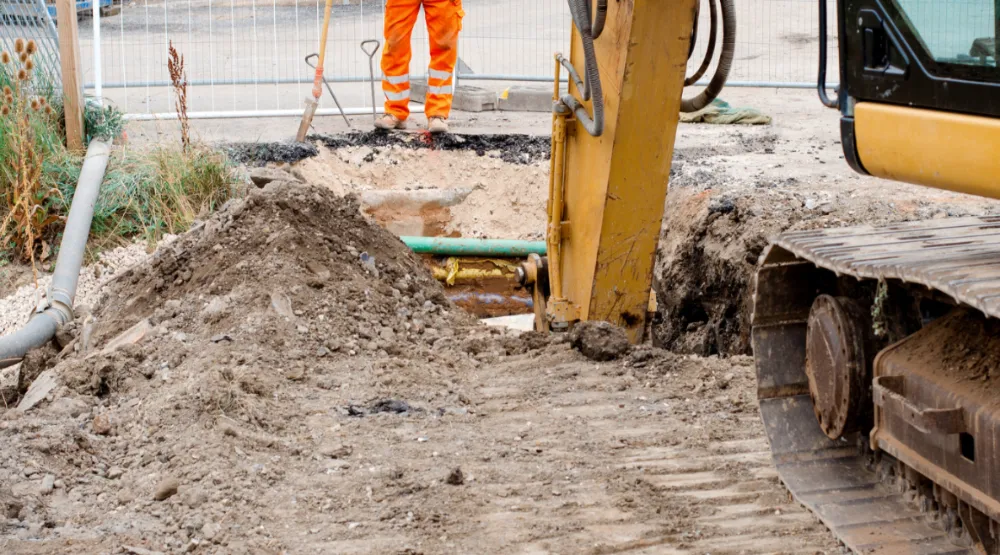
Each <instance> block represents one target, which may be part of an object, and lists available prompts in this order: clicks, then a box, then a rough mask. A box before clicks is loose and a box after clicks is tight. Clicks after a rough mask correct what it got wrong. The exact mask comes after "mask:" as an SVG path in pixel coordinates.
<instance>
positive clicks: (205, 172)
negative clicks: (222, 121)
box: [92, 145, 239, 243]
mask: <svg viewBox="0 0 1000 555" xmlns="http://www.w3.org/2000/svg"><path fill="white" fill-rule="evenodd" d="M238 192H239V188H238V186H237V184H236V182H235V180H234V177H233V168H232V167H231V164H230V162H229V160H228V159H227V158H226V157H225V155H223V154H222V153H220V152H218V151H215V150H211V149H208V148H205V147H198V146H192V147H191V149H190V150H188V151H187V152H184V150H183V149H182V147H181V145H177V146H176V147H165V148H159V149H156V150H152V151H149V152H142V153H136V152H130V151H124V152H120V153H117V154H115V155H114V156H113V157H112V161H111V164H110V165H109V169H108V174H107V176H106V177H105V180H104V187H103V189H102V191H101V196H100V197H99V199H98V202H97V207H96V208H95V210H94V225H93V228H92V231H93V233H94V234H95V236H96V238H97V239H98V240H99V241H102V242H104V243H108V242H115V241H120V240H121V239H123V238H125V239H128V238H134V237H142V238H144V239H145V240H147V241H149V242H150V243H155V242H156V241H158V240H160V239H161V238H162V237H163V235H164V234H173V233H180V232H183V231H185V230H186V229H187V228H188V227H189V226H190V225H191V223H192V222H194V221H195V220H196V219H198V218H204V217H206V216H207V215H208V214H210V213H211V212H213V211H215V210H216V209H217V208H218V207H219V206H221V205H222V203H224V202H225V201H227V200H229V199H230V198H232V197H233V196H235V195H236V194H238Z"/></svg>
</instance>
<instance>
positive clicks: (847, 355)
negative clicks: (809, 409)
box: [806, 295, 874, 439]
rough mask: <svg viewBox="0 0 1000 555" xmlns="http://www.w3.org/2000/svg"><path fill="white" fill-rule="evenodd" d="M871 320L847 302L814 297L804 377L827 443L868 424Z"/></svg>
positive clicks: (807, 329)
mask: <svg viewBox="0 0 1000 555" xmlns="http://www.w3.org/2000/svg"><path fill="white" fill-rule="evenodd" d="M871 329H872V327H871V318H870V317H867V315H866V312H865V309H864V308H863V307H862V306H861V305H860V304H858V303H857V302H855V301H854V300H852V299H850V298H848V297H834V296H831V295H820V296H818V297H816V300H815V301H814V302H813V305H812V308H811V309H810V311H809V320H808V323H807V325H806V377H807V378H808V379H809V395H810V397H811V398H812V401H813V411H814V412H815V413H816V420H817V421H818V422H819V426H820V428H821V429H822V430H823V433H825V434H826V435H827V437H829V438H830V439H839V438H840V437H842V436H843V435H844V434H848V433H851V432H856V431H859V430H861V429H862V428H863V427H864V426H865V425H866V424H867V425H869V426H870V423H871V406H872V396H871V391H872V388H871V361H872V360H873V359H874V353H872V352H871V351H872V345H873V343H874V338H873V337H872V333H871Z"/></svg>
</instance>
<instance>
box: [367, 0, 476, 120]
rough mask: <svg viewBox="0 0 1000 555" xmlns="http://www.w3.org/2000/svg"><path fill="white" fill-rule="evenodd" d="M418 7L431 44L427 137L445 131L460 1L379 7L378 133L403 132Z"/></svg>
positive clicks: (414, 0)
mask: <svg viewBox="0 0 1000 555" xmlns="http://www.w3.org/2000/svg"><path fill="white" fill-rule="evenodd" d="M420 6H423V7H424V19H425V20H426V21H427V34H428V36H429V37H430V43H431V64H430V68H429V70H428V72H427V100H426V101H425V102H424V113H425V114H426V115H427V129H428V130H429V131H430V132H431V133H444V132H446V131H448V115H449V113H450V112H451V99H452V93H453V88H454V79H455V64H456V62H457V61H458V33H459V31H461V30H462V18H463V17H465V11H463V10H462V0H388V1H387V2H386V6H385V48H384V49H383V51H382V75H383V78H382V91H383V92H384V93H385V115H384V116H382V117H381V118H380V119H378V120H376V121H375V127H378V128H379V129H403V128H405V127H406V118H408V117H409V116H410V58H411V57H412V56H413V52H412V49H411V46H410V36H411V35H412V34H413V26H414V25H415V24H416V22H417V15H418V14H419V13H420Z"/></svg>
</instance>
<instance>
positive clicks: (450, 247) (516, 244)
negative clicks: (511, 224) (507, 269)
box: [400, 237, 545, 258]
mask: <svg viewBox="0 0 1000 555" xmlns="http://www.w3.org/2000/svg"><path fill="white" fill-rule="evenodd" d="M400 239H401V240H402V241H403V243H404V244H406V246H407V247H409V248H410V250H412V251H413V252H415V253H417V254H436V255H439V256H497V257H501V258H520V257H522V256H528V255H529V254H541V255H544V254H545V241H518V240H514V239H464V238H453V237H400Z"/></svg>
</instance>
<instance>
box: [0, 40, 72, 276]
mask: <svg viewBox="0 0 1000 555" xmlns="http://www.w3.org/2000/svg"><path fill="white" fill-rule="evenodd" d="M35 52H36V46H35V43H34V42H33V41H25V40H23V39H18V40H17V41H16V42H15V44H14V51H13V52H7V51H4V52H0V91H2V95H0V154H2V157H3V159H2V161H0V195H2V196H3V199H4V202H3V208H4V211H3V214H2V219H0V238H2V240H3V242H4V243H5V244H4V245H3V246H4V247H7V248H11V249H13V251H14V253H15V255H16V256H17V257H18V258H20V259H22V260H24V261H25V262H30V263H31V265H32V269H34V267H35V260H36V255H38V256H40V257H41V258H42V259H43V260H44V259H45V258H46V257H47V256H48V254H49V251H50V249H49V243H48V239H50V238H51V236H52V234H53V226H54V224H56V223H57V222H59V221H60V219H61V214H60V211H59V207H60V206H61V205H62V204H63V202H62V194H61V192H60V191H59V189H58V188H57V187H55V186H53V185H52V184H51V182H50V181H49V180H47V179H45V175H44V168H45V166H46V164H47V162H49V160H50V159H55V158H58V157H59V152H58V151H59V147H61V143H60V142H59V141H58V131H57V130H58V127H59V126H58V119H57V118H58V112H57V111H56V110H55V109H53V108H52V106H51V103H50V100H49V97H48V96H47V95H46V94H44V92H45V90H46V89H45V88H44V87H42V86H41V85H40V84H39V83H37V82H36V81H35V75H34V73H35V72H34V69H35V64H34V59H33V57H34V54H35ZM54 130H56V131H54Z"/></svg>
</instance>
